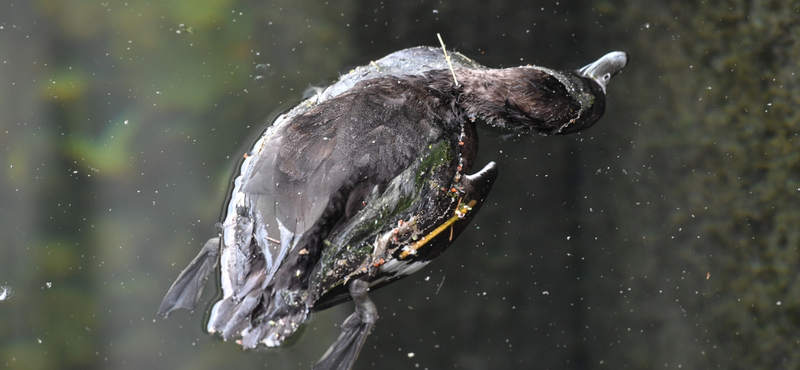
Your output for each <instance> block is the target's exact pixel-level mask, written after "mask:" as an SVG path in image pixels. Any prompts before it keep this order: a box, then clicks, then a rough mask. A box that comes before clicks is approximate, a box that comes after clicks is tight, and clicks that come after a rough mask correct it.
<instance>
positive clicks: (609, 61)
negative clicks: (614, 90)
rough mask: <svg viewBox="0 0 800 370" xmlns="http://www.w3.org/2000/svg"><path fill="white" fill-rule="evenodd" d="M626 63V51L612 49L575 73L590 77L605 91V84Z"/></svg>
mask: <svg viewBox="0 0 800 370" xmlns="http://www.w3.org/2000/svg"><path fill="white" fill-rule="evenodd" d="M627 64H628V53H625V52H623V51H612V52H610V53H608V54H606V55H603V57H602V58H600V59H598V60H596V61H595V62H593V63H591V64H589V65H587V66H586V67H583V68H581V69H579V70H577V71H575V73H577V74H578V75H579V76H581V77H586V78H591V79H593V80H595V81H597V83H598V84H600V87H602V88H603V94H605V93H606V85H608V82H609V81H611V77H614V76H615V75H616V74H617V73H619V71H621V70H622V69H623V68H625V66H626V65H627Z"/></svg>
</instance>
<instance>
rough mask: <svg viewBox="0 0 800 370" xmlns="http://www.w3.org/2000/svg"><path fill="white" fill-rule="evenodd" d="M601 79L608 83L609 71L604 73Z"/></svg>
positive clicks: (609, 78)
mask: <svg viewBox="0 0 800 370" xmlns="http://www.w3.org/2000/svg"><path fill="white" fill-rule="evenodd" d="M603 81H605V82H606V83H608V81H611V73H606V74H604V75H603Z"/></svg>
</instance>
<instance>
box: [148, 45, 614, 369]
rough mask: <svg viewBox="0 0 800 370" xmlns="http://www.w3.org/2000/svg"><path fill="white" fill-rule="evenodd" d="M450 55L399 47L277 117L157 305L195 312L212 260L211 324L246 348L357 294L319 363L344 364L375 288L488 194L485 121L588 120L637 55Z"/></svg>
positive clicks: (421, 255)
mask: <svg viewBox="0 0 800 370" xmlns="http://www.w3.org/2000/svg"><path fill="white" fill-rule="evenodd" d="M451 57H452V61H453V68H454V69H453V70H452V71H451V70H450V69H449V68H448V65H447V63H446V61H445V57H444V55H443V54H442V51H441V50H439V49H434V48H427V47H419V48H412V49H406V50H402V51H399V52H396V53H393V54H391V55H389V56H387V57H385V58H383V59H381V60H378V61H377V62H374V63H371V64H370V65H368V66H364V67H360V68H357V69H355V70H354V71H352V72H350V73H349V74H347V75H345V76H343V77H342V78H341V79H340V80H339V81H338V82H336V83H335V84H333V85H332V86H330V87H328V88H327V89H325V90H323V91H321V92H319V93H318V94H317V95H316V96H314V97H312V98H310V99H307V100H306V101H304V102H302V103H300V105H298V106H297V107H295V108H294V109H292V110H290V111H289V112H287V113H285V114H283V115H282V116H280V117H278V119H277V120H276V121H275V123H274V124H273V125H272V127H270V128H269V129H268V130H267V131H266V133H265V134H264V135H263V136H262V138H261V139H260V140H258V142H256V144H255V145H254V147H253V149H252V151H251V152H250V153H248V155H247V156H246V159H245V160H244V162H243V164H242V167H241V174H240V175H239V176H238V177H236V179H235V180H234V184H233V189H232V193H231V198H230V202H229V204H228V207H227V215H226V217H225V220H224V222H223V224H222V233H221V234H220V236H219V237H217V238H213V239H211V240H209V241H208V242H207V243H206V244H205V246H204V247H203V249H202V250H201V252H200V254H199V255H198V256H197V257H196V258H195V260H194V261H192V263H191V264H190V265H189V267H187V268H186V269H185V270H184V271H183V272H182V273H181V274H180V276H179V277H178V279H177V280H176V281H175V283H174V284H173V285H172V287H171V288H170V290H169V292H168V293H167V295H166V297H165V298H164V301H163V303H162V304H161V307H160V308H159V313H161V314H164V315H167V314H169V313H170V312H171V311H173V310H175V309H177V308H187V309H193V308H194V306H195V305H196V303H197V300H198V299H199V297H200V292H201V290H202V288H203V285H204V284H205V281H206V280H207V278H208V275H209V274H210V273H211V271H213V270H214V269H215V267H216V265H217V263H218V261H219V263H220V265H221V285H222V290H223V298H222V299H221V300H220V301H218V302H217V303H216V304H215V305H214V308H213V309H212V312H211V315H210V318H209V322H208V330H209V331H210V332H219V333H221V335H222V336H223V338H225V339H231V338H241V341H240V342H239V343H241V345H242V346H243V347H245V348H253V347H256V346H257V345H258V344H259V343H263V344H265V345H266V346H278V345H280V344H281V343H283V341H284V340H285V339H286V338H287V337H289V336H291V335H292V334H293V333H294V332H295V331H296V330H297V329H298V327H299V325H301V324H302V323H304V322H305V321H306V320H307V318H308V315H309V313H310V312H313V311H318V310H321V309H324V308H327V307H330V306H333V305H336V304H339V303H341V302H343V301H346V300H348V299H353V300H354V301H355V303H356V312H355V313H354V314H353V315H352V316H351V317H350V318H348V319H347V321H346V322H345V324H343V326H342V335H341V336H340V338H339V339H338V340H337V341H336V343H334V345H333V346H331V349H330V350H329V351H328V352H327V353H326V354H325V355H324V356H323V358H322V359H321V360H320V362H319V363H318V364H317V365H316V366H315V368H318V369H348V368H350V367H351V366H352V364H353V362H354V361H355V358H356V356H357V355H358V352H359V351H360V349H361V346H362V345H363V343H364V340H365V339H366V336H367V335H368V333H369V331H370V329H371V328H372V325H373V324H374V322H375V320H376V319H377V310H376V309H375V305H374V304H372V302H371V301H370V300H369V297H368V295H367V291H368V290H369V289H375V288H378V287H380V286H383V285H386V284H388V283H390V282H392V281H394V280H396V279H399V278H402V277H404V276H407V275H409V274H411V273H413V272H415V271H417V270H419V269H420V268H422V267H423V266H424V265H425V264H427V263H428V262H429V261H430V260H431V259H433V258H435V257H436V256H438V255H439V254H440V253H442V252H443V251H444V250H445V249H446V248H447V247H448V246H449V245H450V244H451V243H452V241H453V240H454V239H455V238H456V237H457V236H458V235H459V234H460V233H461V231H462V230H464V228H465V227H466V226H467V225H468V223H469V221H470V220H471V219H472V218H473V217H474V216H475V214H476V213H477V211H478V210H479V209H480V207H481V205H482V204H483V202H484V200H485V198H486V196H487V194H488V193H489V190H490V189H491V187H492V183H493V182H494V180H495V178H496V176H497V166H496V165H495V163H493V162H492V163H489V164H488V165H487V166H485V167H484V168H483V169H482V170H480V171H478V172H477V173H475V174H473V175H468V173H469V171H470V170H471V167H472V164H473V161H474V159H475V155H476V152H477V148H478V139H477V135H476V130H475V123H474V121H475V119H476V118H482V119H485V120H486V121H487V122H489V123H490V124H492V125H495V126H499V127H503V128H506V129H509V130H512V131H514V132H517V133H522V134H534V133H540V134H568V133H572V132H577V131H580V130H583V129H586V128H588V127H590V126H591V125H593V124H594V123H595V122H596V121H597V120H598V119H599V118H600V117H601V116H602V115H603V111H604V109H605V86H606V84H607V83H608V80H609V79H610V78H611V77H612V76H613V75H614V74H616V73H617V72H619V70H621V69H622V68H623V67H624V66H625V64H626V63H627V55H626V54H624V53H621V52H615V53H611V54H608V55H606V56H605V57H603V58H601V59H600V60H598V61H597V62H595V63H593V64H590V65H588V66H586V67H584V68H583V69H581V70H579V71H575V72H561V71H553V70H550V69H546V68H541V67H533V66H527V67H517V68H508V69H488V68H485V67H482V66H480V65H478V64H477V63H475V62H473V61H472V60H470V59H468V58H466V57H464V56H462V55H460V54H458V53H454V54H452V55H451ZM453 73H455V76H456V77H457V79H458V82H459V84H458V85H456V84H455V81H454V78H453Z"/></svg>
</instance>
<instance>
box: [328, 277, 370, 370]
mask: <svg viewBox="0 0 800 370" xmlns="http://www.w3.org/2000/svg"><path fill="white" fill-rule="evenodd" d="M349 288H350V297H352V298H353V302H355V304H356V312H353V314H352V315H350V316H349V317H348V318H347V320H345V321H344V323H343V324H342V334H340V335H339V338H338V339H336V342H334V343H333V344H332V345H331V347H330V348H328V351H327V352H325V354H324V355H322V358H320V359H319V361H318V362H317V364H316V365H314V370H349V369H350V368H351V367H352V366H353V364H354V363H355V362H356V358H357V357H358V353H359V352H361V347H363V346H364V342H365V341H366V339H367V335H369V332H370V331H371V330H372V327H373V326H375V321H377V320H378V309H377V308H376V307H375V304H374V303H372V300H370V299H369V295H367V291H368V290H369V283H368V282H366V281H364V280H360V279H356V280H353V281H351V282H350V286H349Z"/></svg>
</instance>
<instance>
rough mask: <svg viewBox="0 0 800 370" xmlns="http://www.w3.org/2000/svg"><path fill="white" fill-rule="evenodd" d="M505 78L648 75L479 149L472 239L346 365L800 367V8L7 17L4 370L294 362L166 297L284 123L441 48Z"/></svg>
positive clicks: (398, 7) (310, 353)
mask: <svg viewBox="0 0 800 370" xmlns="http://www.w3.org/2000/svg"><path fill="white" fill-rule="evenodd" d="M437 32H438V33H441V34H442V36H443V38H444V40H445V42H446V43H447V44H448V47H449V48H452V49H455V50H457V51H459V52H462V53H463V54H465V55H467V56H469V57H472V58H474V59H476V60H477V61H479V62H480V63H482V64H485V65H487V66H490V67H504V66H506V67H507V66H514V65H520V64H529V63H531V64H538V65H543V66H547V67H552V68H561V69H575V68H579V67H581V66H583V65H584V64H587V63H589V62H591V61H593V60H595V59H596V58H598V57H599V56H601V55H603V54H604V53H606V52H608V51H612V50H623V51H627V52H628V53H629V54H630V55H631V58H632V59H631V60H632V62H631V63H630V64H629V65H628V67H627V68H626V69H625V70H624V71H623V72H622V74H620V75H619V76H617V77H616V78H615V79H614V80H613V81H612V82H611V84H610V86H609V99H608V104H607V112H606V115H605V117H604V118H603V119H602V120H601V121H600V123H599V124H598V125H596V126H595V127H593V128H592V129H590V130H588V131H584V132H582V133H580V134H577V135H573V136H567V137H534V138H530V139H526V140H522V141H521V142H512V141H505V140H503V139H502V138H501V137H499V135H497V133H495V132H492V131H490V130H487V131H485V132H483V134H484V135H483V136H482V141H481V154H480V157H479V159H478V162H479V163H477V165H476V168H480V167H478V166H482V165H483V164H485V163H486V162H488V161H490V160H495V161H497V162H498V164H499V165H500V177H499V179H498V182H497V185H495V188H494V190H493V192H492V194H491V196H490V198H489V201H488V202H487V204H486V205H485V206H484V208H483V210H482V211H481V213H480V214H479V215H478V217H477V218H476V220H475V222H474V224H473V226H472V227H471V229H470V230H469V231H468V232H465V234H464V235H463V236H462V237H461V238H460V239H459V240H458V241H457V242H456V243H455V244H454V245H453V246H452V247H451V249H449V250H448V252H447V253H445V254H444V255H443V256H442V257H440V258H439V259H437V260H436V261H434V262H433V263H432V264H430V265H429V266H428V268H427V269H425V270H423V271H420V272H418V273H417V274H416V275H415V276H413V277H410V278H408V279H406V280H403V281H401V282H398V283H395V284H392V285H390V286H389V287H387V288H384V289H381V290H379V291H376V292H374V293H373V294H372V297H373V300H374V301H375V302H376V304H377V305H378V309H379V313H380V315H381V319H380V320H379V321H378V324H377V326H376V329H375V330H374V331H373V334H372V335H371V336H370V338H369V339H368V342H367V345H366V346H365V349H364V351H363V352H362V354H361V356H360V358H359V361H358V362H357V364H356V368H357V369H367V368H379V369H412V368H413V369H416V368H420V369H445V368H458V369H624V368H627V369H654V368H659V369H662V368H663V369H678V368H683V369H712V368H713V369H797V368H800V284H798V270H799V269H798V266H800V252H798V246H800V137H798V133H800V113H798V110H797V109H796V107H797V106H798V103H800V102H799V101H800V91H798V89H799V88H800V86H799V85H798V79H799V78H800V75H798V74H800V72H798V66H800V62H799V61H800V43H798V40H800V4H799V3H798V2H797V1H759V2H749V1H733V0H732V1H721V2H711V3H709V2H702V3H698V2H695V1H660V2H658V1H656V2H638V1H608V0H606V1H585V0H566V1H563V0H560V1H493V2H487V1H477V0H465V1H429V0H419V1H413V2H400V1H396V2H389V1H384V2H377V1H365V0H345V1H328V2H322V1H309V0H299V1H285V0H276V1H263V0H259V1H255V0H250V1H247V0H241V1H238V0H202V1H200V0H165V1H149V2H145V1H130V0H129V1H128V2H124V1H116V0H109V1H105V2H103V1H99V2H98V1H85V0H60V1H58V0H3V1H0V173H2V177H0V219H1V220H2V222H1V223H0V235H1V236H2V238H0V285H3V286H8V287H10V288H11V289H12V290H13V292H14V295H13V296H12V297H10V298H8V299H5V300H2V301H0V367H5V368H9V369H153V370H155V369H221V368H225V369H244V368H268V369H295V368H296V369H304V368H309V367H310V365H311V364H312V363H313V362H314V361H316V359H318V358H319V357H320V356H321V354H322V353H323V352H324V351H325V349H326V348H327V347H328V346H329V345H330V344H331V343H332V342H333V341H334V340H335V338H336V337H337V335H338V328H337V327H336V325H338V324H339V323H341V321H342V320H343V319H344V318H345V317H346V316H347V315H348V314H349V313H350V312H351V310H352V308H351V305H350V304H349V303H348V304H346V305H342V306H340V307H336V308H333V309H330V310H328V311H325V312H323V313H321V314H318V315H317V316H316V317H315V319H314V321H312V322H311V323H310V324H309V325H307V326H306V328H305V332H304V334H303V335H302V336H301V338H299V340H297V341H296V343H294V344H293V345H292V346H290V347H289V348H286V349H278V350H268V351H267V350H264V351H250V352H243V351H241V350H240V349H239V348H238V347H237V346H236V345H235V344H234V343H225V342H223V341H221V340H220V339H219V338H216V337H214V336H211V335H208V334H205V332H204V330H203V319H204V315H205V310H206V309H207V308H208V303H210V302H211V300H212V298H213V296H214V294H215V293H216V292H215V291H214V289H212V288H210V287H211V285H212V284H209V288H207V289H206V292H205V294H204V304H203V306H202V307H203V309H198V310H196V311H195V312H191V313H190V312H186V311H183V312H177V313H175V314H173V315H172V316H171V317H170V318H169V319H167V320H164V319H162V318H160V317H157V316H156V314H155V313H156V310H157V308H158V305H159V303H160V301H161V298H162V297H163V295H164V293H165V292H166V290H167V288H168V287H169V285H170V284H171V282H172V281H173V279H174V278H175V277H176V276H177V274H178V273H179V272H180V270H181V269H182V268H183V267H184V266H185V265H186V264H187V263H188V262H189V261H190V260H191V258H193V256H194V255H195V254H196V252H197V250H198V249H199V248H200V247H201V245H202V243H203V242H204V241H205V240H206V239H207V238H209V237H211V236H213V235H214V234H215V233H216V228H215V226H214V225H215V223H217V222H218V221H219V219H220V216H221V210H222V207H223V203H224V201H225V197H226V192H227V190H228V183H229V181H230V179H231V176H232V175H233V173H234V167H235V164H236V162H237V160H238V159H239V158H240V157H241V156H242V153H244V151H246V148H247V146H248V145H249V144H250V143H251V142H252V140H253V139H255V138H256V137H257V136H258V135H259V134H260V133H261V131H262V130H263V129H264V127H265V126H266V124H268V123H269V122H270V119H271V118H273V117H275V115H276V114H278V113H279V112H281V111H282V110H284V109H287V108H289V107H291V106H292V104H295V103H297V102H299V101H300V99H301V98H302V96H303V92H304V91H305V90H306V89H307V88H309V87H310V86H324V85H325V84H327V83H330V82H331V81H333V80H335V79H336V78H337V76H338V75H339V74H340V73H346V72H347V71H348V70H349V69H350V68H353V67H355V66H358V65H363V64H367V63H369V61H371V60H375V59H378V58H380V57H382V56H384V55H386V54H388V53H389V52H392V51H395V50H399V49H402V48H406V47H411V46H417V45H437V43H438V41H437V39H436V33H437Z"/></svg>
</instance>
